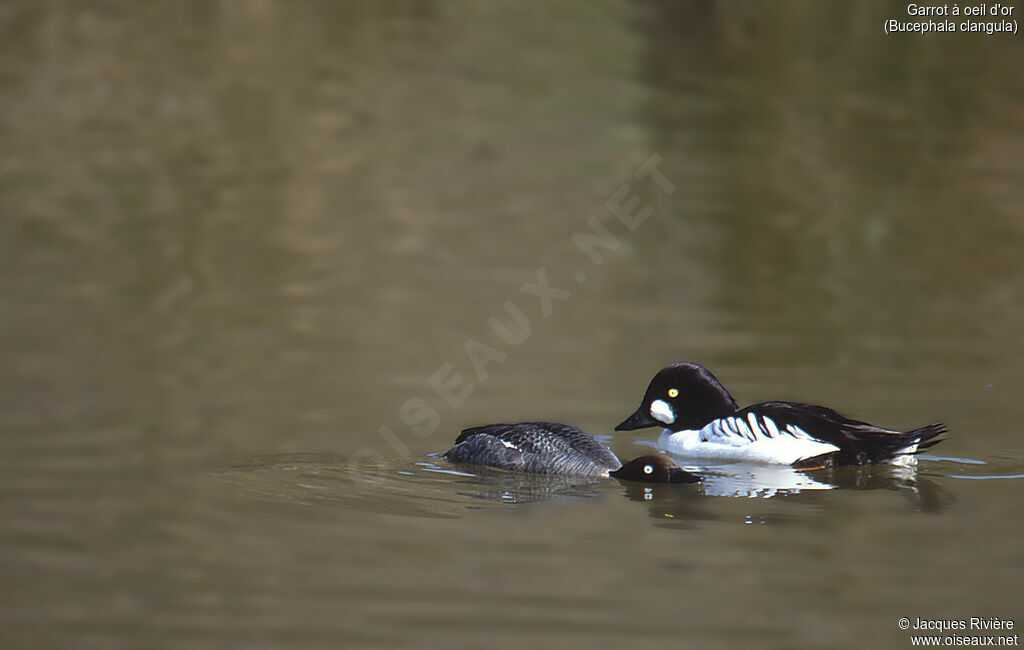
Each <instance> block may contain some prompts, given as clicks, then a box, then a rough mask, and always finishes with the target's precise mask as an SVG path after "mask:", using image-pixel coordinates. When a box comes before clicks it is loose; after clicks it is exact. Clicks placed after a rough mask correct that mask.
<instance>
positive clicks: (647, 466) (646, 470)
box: [644, 465, 654, 474]
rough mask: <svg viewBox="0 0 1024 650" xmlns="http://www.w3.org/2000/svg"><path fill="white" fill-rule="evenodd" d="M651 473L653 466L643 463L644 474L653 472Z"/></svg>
mask: <svg viewBox="0 0 1024 650" xmlns="http://www.w3.org/2000/svg"><path fill="white" fill-rule="evenodd" d="M653 473H654V466H653V465H644V474H653Z"/></svg>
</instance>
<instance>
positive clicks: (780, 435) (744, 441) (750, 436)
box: [615, 363, 946, 469]
mask: <svg viewBox="0 0 1024 650" xmlns="http://www.w3.org/2000/svg"><path fill="white" fill-rule="evenodd" d="M651 426H663V427H665V428H664V430H663V431H662V434H661V437H660V438H659V439H658V447H659V448H660V449H663V450H665V451H668V452H670V453H673V454H676V455H679V456H685V457H689V458H702V459H708V460H729V461H747V462H755V463H777V464H787V465H793V466H795V467H798V468H802V469H810V468H817V467H830V466H835V465H865V464H869V463H885V462H895V463H902V464H906V463H908V462H911V463H912V462H914V460H915V459H914V457H913V455H914V454H917V453H918V452H920V451H921V450H923V449H927V448H928V447H931V446H932V445H934V444H936V443H938V442H940V441H941V439H940V438H939V437H938V436H940V435H941V434H943V433H945V431H946V428H945V427H944V426H943V425H942V424H929V425H928V426H924V427H921V428H919V429H913V430H911V431H905V432H900V431H893V430H890V429H883V428H882V427H877V426H875V425H873V424H868V423H867V422H861V421H860V420H852V419H850V418H848V417H846V416H844V415H840V414H839V413H837V412H835V411H833V410H832V409H830V408H826V407H824V406H812V405H810V404H799V403H796V402H762V403H760V404H754V405H753V406H748V407H746V408H742V409H740V408H738V407H737V406H736V402H735V401H734V400H733V398H732V396H731V395H729V392H728V391H727V390H725V387H723V386H722V384H721V383H719V381H718V380H717V379H715V376H714V375H712V374H711V373H710V372H709V371H708V370H707V369H706V368H704V367H703V366H701V365H699V364H696V363H675V364H672V365H671V366H669V367H667V368H664V369H662V370H661V371H659V372H658V374H656V375H655V376H654V379H652V380H651V383H650V385H648V387H647V392H646V393H645V394H644V399H643V402H641V403H640V408H638V409H637V410H636V412H634V413H633V414H632V415H630V416H629V417H628V418H626V420H625V421H623V422H622V423H621V424H620V425H619V426H617V427H615V430H616V431H630V430H633V429H642V428H644V427H651Z"/></svg>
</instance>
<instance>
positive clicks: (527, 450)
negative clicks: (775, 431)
mask: <svg viewBox="0 0 1024 650" xmlns="http://www.w3.org/2000/svg"><path fill="white" fill-rule="evenodd" d="M444 457H445V458H447V459H448V460H450V461H452V462H454V463H467V464H471V465H489V466H490V467H498V468H501V469H510V470H516V471H520V472H534V473H538V474H563V475H570V476H586V477H605V476H611V477H613V478H617V479H621V480H626V481H641V482H644V483H694V482H696V481H699V480H700V478H699V477H697V476H694V475H693V474H690V473H688V472H686V471H685V470H683V469H682V468H681V467H679V466H678V465H676V464H675V463H674V462H673V461H672V459H671V458H669V457H668V456H663V455H660V454H653V455H648V456H641V457H640V458H636V459H634V460H631V461H630V462H628V463H626V464H625V465H623V464H622V462H621V461H619V459H618V457H617V456H616V455H615V454H613V453H612V451H611V450H610V449H608V448H607V447H605V446H604V445H602V444H601V443H600V442H598V440H597V439H596V438H594V437H593V436H591V435H589V434H587V433H586V432H584V431H581V430H580V429H577V428H576V427H570V426H569V425H566V424H558V423H556V422H519V423H517V424H489V425H486V426H482V427H473V428H471V429H466V430H464V431H463V432H462V433H461V434H460V435H459V437H458V438H456V440H455V446H454V447H452V448H451V449H449V450H448V451H446V452H445V453H444Z"/></svg>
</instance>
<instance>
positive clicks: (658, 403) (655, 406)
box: [651, 399, 676, 424]
mask: <svg viewBox="0 0 1024 650" xmlns="http://www.w3.org/2000/svg"><path fill="white" fill-rule="evenodd" d="M651 417H652V418H654V419H655V420H657V421H658V422H661V423H662V424H672V423H674V422H675V421H676V412H675V411H673V410H672V407H671V406H669V405H668V402H666V401H664V400H660V399H656V400H654V401H653V402H651Z"/></svg>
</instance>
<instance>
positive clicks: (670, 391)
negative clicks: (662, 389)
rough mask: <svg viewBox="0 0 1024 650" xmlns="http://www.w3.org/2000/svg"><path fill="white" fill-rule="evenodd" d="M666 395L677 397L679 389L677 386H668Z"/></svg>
mask: <svg viewBox="0 0 1024 650" xmlns="http://www.w3.org/2000/svg"><path fill="white" fill-rule="evenodd" d="M668 396H669V397H679V389H678V388H669V389H668Z"/></svg>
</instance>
